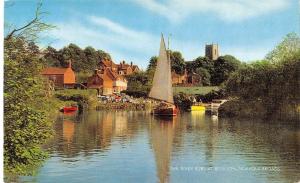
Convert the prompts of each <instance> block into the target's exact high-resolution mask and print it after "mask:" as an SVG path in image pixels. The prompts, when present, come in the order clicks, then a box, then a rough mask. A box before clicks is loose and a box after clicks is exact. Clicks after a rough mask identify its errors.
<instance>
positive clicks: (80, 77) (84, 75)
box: [76, 71, 93, 83]
mask: <svg viewBox="0 0 300 183" xmlns="http://www.w3.org/2000/svg"><path fill="white" fill-rule="evenodd" d="M92 75H93V72H91V71H81V72H78V73H76V82H77V83H85V82H87V79H88V78H89V77H90V76H92Z"/></svg>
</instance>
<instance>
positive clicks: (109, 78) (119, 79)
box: [87, 68, 127, 95]
mask: <svg viewBox="0 0 300 183" xmlns="http://www.w3.org/2000/svg"><path fill="white" fill-rule="evenodd" d="M87 87H88V88H91V89H97V91H98V95H100V94H102V95H111V94H112V93H114V92H117V93H119V92H121V91H123V90H126V89H127V80H126V79H125V77H123V76H120V75H117V74H116V73H114V72H112V70H111V69H110V68H106V69H103V70H97V69H96V70H95V72H94V74H93V75H92V76H91V77H89V78H88V79H87Z"/></svg>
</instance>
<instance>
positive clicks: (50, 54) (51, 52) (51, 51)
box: [43, 46, 61, 67]
mask: <svg viewBox="0 0 300 183" xmlns="http://www.w3.org/2000/svg"><path fill="white" fill-rule="evenodd" d="M43 58H44V59H45V64H46V65H47V66H52V67H60V66H61V60H60V58H61V54H60V52H59V51H57V50H56V49H55V48H53V47H51V46H48V47H47V48H46V50H45V51H44V56H43Z"/></svg>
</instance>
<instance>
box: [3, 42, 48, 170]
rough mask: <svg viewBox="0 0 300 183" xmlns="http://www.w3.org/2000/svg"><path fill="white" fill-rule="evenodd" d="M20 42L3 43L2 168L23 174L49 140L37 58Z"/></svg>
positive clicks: (40, 157) (44, 98)
mask: <svg viewBox="0 0 300 183" xmlns="http://www.w3.org/2000/svg"><path fill="white" fill-rule="evenodd" d="M31 46H32V45H29V44H27V42H26V41H25V40H23V39H19V38H17V39H15V38H14V37H12V38H10V39H9V40H6V41H5V43H4V70H5V72H4V167H5V171H6V172H15V173H27V172H26V170H28V167H34V166H37V165H39V163H40V161H41V160H42V159H44V158H45V157H46V154H45V153H44V152H43V151H42V150H41V148H40V145H41V144H42V143H43V142H45V140H46V139H47V138H48V137H50V135H51V132H52V128H51V127H52V126H51V124H52V123H51V121H50V120H49V119H48V113H47V106H46V102H47V100H48V99H47V98H46V89H45V88H44V86H45V84H44V82H43V79H42V78H41V76H40V70H41V68H42V65H41V63H40V61H39V57H38V56H39V55H38V54H37V53H36V52H35V51H34V50H33V49H32V47H31Z"/></svg>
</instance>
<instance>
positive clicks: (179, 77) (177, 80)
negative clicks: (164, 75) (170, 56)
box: [171, 71, 187, 85]
mask: <svg viewBox="0 0 300 183" xmlns="http://www.w3.org/2000/svg"><path fill="white" fill-rule="evenodd" d="M171 76H172V85H183V84H185V83H186V82H187V74H186V72H184V74H177V73H176V72H174V71H172V74H171Z"/></svg>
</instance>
